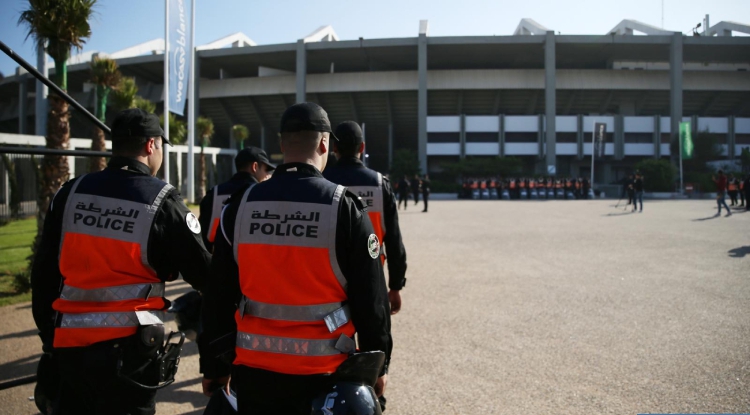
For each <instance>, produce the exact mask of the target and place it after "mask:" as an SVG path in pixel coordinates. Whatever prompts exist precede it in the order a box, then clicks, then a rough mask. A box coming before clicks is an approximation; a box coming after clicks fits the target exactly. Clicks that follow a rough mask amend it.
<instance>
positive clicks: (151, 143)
mask: <svg viewBox="0 0 750 415" xmlns="http://www.w3.org/2000/svg"><path fill="white" fill-rule="evenodd" d="M143 146H144V150H145V152H146V154H147V155H149V156H150V155H152V154H154V151H156V150H158V149H159V143H158V142H157V141H156V138H155V137H151V138H148V139H147V140H146V143H145V144H144V145H143Z"/></svg>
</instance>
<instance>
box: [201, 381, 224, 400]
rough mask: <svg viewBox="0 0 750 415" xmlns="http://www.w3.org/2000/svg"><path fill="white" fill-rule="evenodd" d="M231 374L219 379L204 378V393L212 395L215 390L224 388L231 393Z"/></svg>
mask: <svg viewBox="0 0 750 415" xmlns="http://www.w3.org/2000/svg"><path fill="white" fill-rule="evenodd" d="M229 379H230V377H229V376H225V377H223V378H218V379H206V378H203V394H204V395H206V396H208V397H211V395H213V394H214V392H215V391H217V390H219V389H221V388H223V389H224V390H226V391H227V393H229Z"/></svg>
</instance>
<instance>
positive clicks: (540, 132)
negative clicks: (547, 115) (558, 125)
mask: <svg viewBox="0 0 750 415" xmlns="http://www.w3.org/2000/svg"><path fill="white" fill-rule="evenodd" d="M536 144H537V146H536V147H537V151H538V153H537V157H539V160H540V161H541V160H545V159H544V150H545V148H544V147H545V144H544V115H542V114H539V115H537V128H536ZM544 170H545V171H546V170H547V167H546V166H545V167H544Z"/></svg>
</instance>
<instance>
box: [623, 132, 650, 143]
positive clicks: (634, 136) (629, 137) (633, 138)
mask: <svg viewBox="0 0 750 415" xmlns="http://www.w3.org/2000/svg"><path fill="white" fill-rule="evenodd" d="M625 142H626V143H641V144H647V143H653V142H654V135H653V134H652V133H625Z"/></svg>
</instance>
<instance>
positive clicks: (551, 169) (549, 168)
mask: <svg viewBox="0 0 750 415" xmlns="http://www.w3.org/2000/svg"><path fill="white" fill-rule="evenodd" d="M547 174H550V175H553V174H557V167H556V166H555V165H554V164H550V165H548V166H547Z"/></svg>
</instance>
